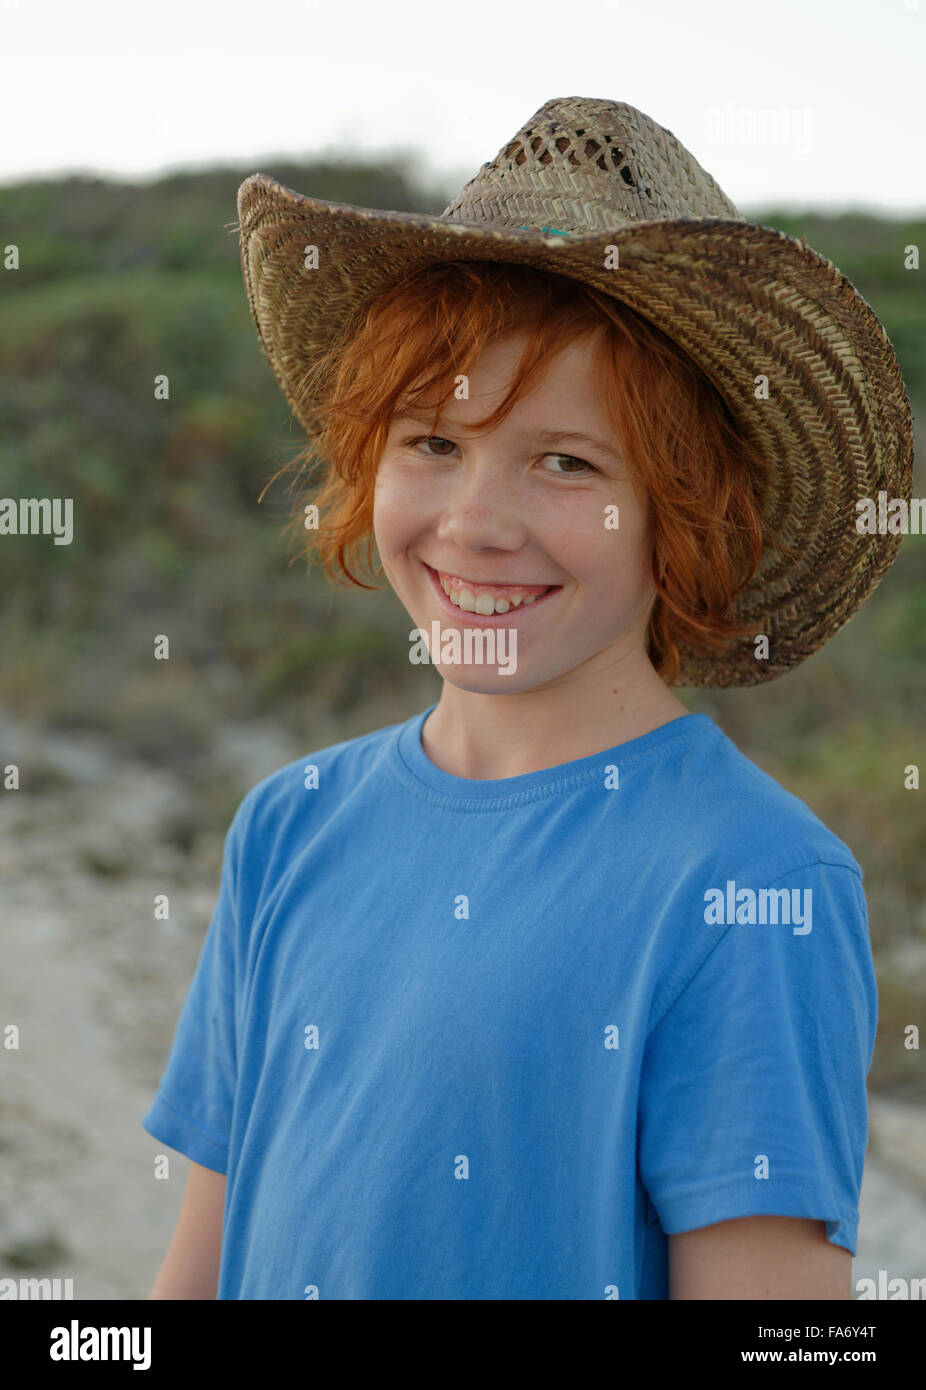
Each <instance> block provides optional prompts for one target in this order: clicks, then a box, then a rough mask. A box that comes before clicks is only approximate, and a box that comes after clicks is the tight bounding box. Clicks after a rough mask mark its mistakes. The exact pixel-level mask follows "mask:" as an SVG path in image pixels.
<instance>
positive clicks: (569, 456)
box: [544, 454, 598, 478]
mask: <svg viewBox="0 0 926 1390" xmlns="http://www.w3.org/2000/svg"><path fill="white" fill-rule="evenodd" d="M544 458H548V459H566V461H567V462H568V463H577V464H578V465H579V467H580V468H586V469H591V471H592V472H593V473H597V472H598V469H597V468H596V467H595V465H594V464H593V463H586V462H585V459H577V458H573V456H572V454H544ZM576 476H577V475H576V474H575V473H571V472H570V473H561V474H560V477H561V478H574V477H576ZM578 476H579V477H581V476H582V475H581V474H578Z"/></svg>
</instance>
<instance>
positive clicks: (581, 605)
mask: <svg viewBox="0 0 926 1390" xmlns="http://www.w3.org/2000/svg"><path fill="white" fill-rule="evenodd" d="M525 341H526V340H525V338H524V337H523V335H522V334H520V333H517V334H509V335H508V336H507V337H505V338H503V339H499V340H498V341H497V342H495V343H493V344H492V345H491V347H489V348H488V349H487V350H486V351H485V352H484V354H483V356H482V357H481V358H480V359H479V361H478V363H477V366H476V368H475V369H474V370H473V371H472V372H471V374H470V377H469V398H468V399H466V400H456V399H451V400H450V401H449V402H448V403H447V404H446V405H445V407H444V412H443V414H442V415H441V417H440V419H439V420H438V422H437V425H436V427H435V430H436V431H439V433H437V432H434V433H432V432H431V420H430V418H429V417H428V415H427V411H426V410H425V409H424V408H423V407H421V406H420V405H419V406H416V407H412V409H413V411H414V415H415V416H416V417H417V418H407V417H404V416H403V415H402V413H401V412H402V410H403V409H404V407H401V406H400V411H399V413H398V414H397V415H396V416H395V417H394V419H393V421H392V423H391V427H390V430H389V435H388V438H387V441H386V445H385V448H384V450H383V454H382V458H381V460H380V464H379V470H378V473H377V477H376V488H375V496H374V512H373V529H374V534H375V538H376V543H377V548H378V551H379V557H380V560H381V562H382V566H383V570H384V572H385V574H386V577H387V578H388V580H389V582H390V584H391V585H392V587H393V589H394V590H395V592H396V594H397V595H398V597H399V599H400V601H401V603H402V604H403V606H404V607H405V608H406V609H407V611H408V613H409V616H410V617H411V619H412V621H413V623H414V624H415V626H416V627H419V628H422V629H424V630H425V631H426V632H427V634H428V637H429V645H431V644H430V635H431V631H432V628H431V624H432V622H433V621H434V620H437V621H439V623H440V625H441V631H442V632H444V631H445V630H448V629H452V628H454V627H455V628H457V629H458V630H462V629H464V628H465V627H467V626H470V627H482V628H487V627H490V626H493V627H498V626H507V627H508V628H509V629H510V628H513V627H516V628H517V670H516V672H515V673H514V674H513V675H510V674H504V673H500V672H499V668H498V666H497V665H496V666H493V665H488V664H486V665H481V664H478V663H476V662H471V663H470V664H468V665H463V664H460V665H453V664H446V665H443V664H440V663H438V670H439V671H440V673H441V675H442V677H443V678H444V679H445V680H447V681H449V682H450V683H451V684H453V685H454V686H457V687H459V688H460V689H464V690H470V691H474V692H480V693H487V694H515V693H518V692H523V691H527V690H535V689H537V688H539V687H543V686H550V687H552V686H555V685H558V684H568V683H570V682H573V681H575V680H576V679H577V678H578V677H579V676H580V675H582V674H588V675H594V673H595V672H597V671H601V672H605V671H606V670H607V669H608V668H609V667H611V666H613V664H614V662H615V660H621V661H623V660H625V659H627V661H628V662H629V665H630V666H631V667H632V666H633V665H634V664H635V663H636V662H638V661H639V660H640V659H641V656H642V658H643V659H644V660H646V658H645V646H644V643H645V637H646V627H647V621H648V618H649V612H650V608H651V605H652V600H653V597H654V589H653V584H652V579H651V577H650V548H651V538H650V531H649V527H648V524H647V518H646V512H645V507H644V505H643V504H642V502H641V500H640V499H639V498H638V497H637V496H636V494H635V492H634V490H633V488H632V486H631V482H630V474H629V470H628V467H627V465H626V464H625V462H624V459H623V457H622V450H621V445H620V442H619V440H618V439H617V438H616V437H615V435H614V427H613V425H612V424H611V422H610V419H609V417H608V415H607V413H606V411H605V409H604V407H603V406H602V404H601V402H600V401H599V399H598V394H597V391H596V389H595V385H594V382H593V373H592V371H591V362H592V358H591V353H592V351H593V346H594V342H593V340H592V339H591V338H589V337H588V336H586V337H585V338H583V339H579V340H578V341H576V342H574V343H572V344H570V346H569V347H568V348H566V349H564V350H563V351H562V352H561V353H560V354H559V355H557V356H556V357H555V358H554V359H553V360H552V361H551V362H550V365H549V367H548V369H547V372H546V375H545V377H544V378H543V379H542V380H541V381H539V382H538V384H537V385H536V387H535V389H534V390H533V391H532V392H531V393H530V394H527V395H524V396H522V397H521V399H520V400H519V401H518V402H517V403H516V404H515V406H514V407H513V409H512V410H511V411H510V413H509V414H508V415H507V417H506V418H505V419H504V420H503V421H502V422H501V423H500V424H499V425H497V426H496V427H495V429H493V430H491V431H488V430H485V429H483V430H482V431H477V430H476V428H475V422H476V421H478V420H481V419H484V418H485V416H486V415H488V414H489V413H490V411H491V410H493V409H494V408H495V407H496V406H497V405H498V404H499V403H500V402H501V400H502V399H503V398H504V396H505V393H506V391H507V388H508V386H509V384H510V382H511V379H512V376H513V373H514V371H515V368H516V367H517V364H518V361H519V359H520V356H521V353H522V351H523V348H524V345H525ZM576 432H579V433H582V434H585V435H589V436H592V437H593V439H594V440H595V441H596V442H594V443H592V442H589V441H588V440H585V439H581V440H580V439H577V438H576V437H575V434H576ZM567 450H568V452H566V451H567ZM615 506H616V507H617V508H618V513H617V515H618V517H619V525H618V526H617V528H616V529H613V528H614V521H613V516H614V512H613V508H614V507H615ZM609 516H610V517H611V520H610V523H609V520H608V519H609ZM435 571H440V572H441V573H442V574H443V575H444V576H452V577H453V579H452V580H451V581H450V585H451V589H452V591H453V592H454V593H455V594H460V592H461V590H462V588H463V587H465V585H464V586H461V585H460V583H459V581H460V580H463V581H465V580H469V581H471V587H470V590H469V592H470V593H471V594H472V595H473V596H474V598H476V597H477V596H478V594H479V587H478V586H479V585H480V584H484V585H493V584H494V585H505V586H518V585H524V586H531V587H532V588H533V590H534V592H536V591H537V588H538V586H539V587H540V588H543V587H545V586H548V585H553V586H555V587H554V589H553V591H552V592H551V593H549V594H547V595H546V596H544V597H542V598H541V597H537V598H535V600H534V602H533V603H526V602H524V601H523V600H522V602H521V603H520V604H519V605H516V604H515V603H514V602H513V600H514V598H516V597H517V593H518V590H517V589H516V588H512V587H509V588H508V590H507V593H506V592H500V591H498V590H497V591H496V596H498V597H500V598H501V599H502V606H503V605H504V601H505V600H506V599H507V601H508V602H509V604H510V606H509V608H508V611H507V612H505V613H503V614H500V615H496V614H494V612H493V615H492V616H489V615H487V614H486V613H485V612H484V611H476V612H466V611H463V610H461V608H459V607H457V606H456V605H455V604H454V603H453V602H451V601H450V599H449V598H448V597H447V596H446V595H445V593H444V590H443V588H442V587H441V586H440V581H439V580H438V578H437V575H436V574H435ZM529 592H530V589H528V590H527V593H529ZM527 593H525V597H526V596H527ZM463 597H464V602H469V599H468V597H467V596H466V595H463ZM492 597H493V596H492V595H491V594H486V593H485V592H484V594H483V598H482V599H481V601H480V603H479V608H480V610H484V609H485V608H486V607H487V606H488V603H489V600H490V599H491V598H492ZM431 650H432V652H433V653H434V656H433V657H432V659H435V658H436V657H437V656H439V652H438V650H437V649H435V648H434V647H433V645H432V646H431ZM647 664H648V662H647Z"/></svg>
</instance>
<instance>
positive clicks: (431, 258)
mask: <svg viewBox="0 0 926 1390" xmlns="http://www.w3.org/2000/svg"><path fill="white" fill-rule="evenodd" d="M238 218H239V227H238V231H239V236H240V250H241V265H242V273H243V276H244V283H245V287H246V290H247V296H248V304H249V306H250V310H251V315H252V317H253V320H254V323H255V325H256V328H257V333H258V336H259V339H260V343H261V346H262V348H263V350H264V353H265V354H266V356H267V358H268V360H269V362H270V365H271V367H272V368H273V371H274V373H275V375H276V378H277V381H278V382H279V384H280V387H281V389H282V391H283V395H284V396H285V397H286V400H287V402H288V403H289V405H290V407H291V408H292V411H293V413H294V415H295V416H296V419H297V420H298V421H299V422H300V424H301V425H302V426H303V427H304V429H305V430H306V432H307V434H308V435H309V436H314V435H315V434H316V433H317V431H318V421H317V419H316V418H315V416H314V415H313V401H312V399H311V398H309V399H306V398H305V397H304V396H303V394H302V383H303V379H304V377H305V374H306V372H307V371H308V370H309V369H310V368H311V367H312V366H313V365H314V363H315V362H316V361H317V359H318V357H319V355H320V354H321V353H322V352H323V351H324V350H325V349H326V348H327V347H328V346H329V345H330V344H331V343H332V342H333V341H334V340H335V338H336V336H337V335H338V334H339V333H340V331H341V329H342V328H343V326H344V325H345V323H346V321H347V320H348V318H349V316H350V315H351V314H352V312H353V311H354V310H355V308H357V306H358V305H359V304H360V303H361V301H363V300H366V299H367V298H368V297H369V296H372V295H375V294H376V293H377V292H378V291H379V290H381V289H384V288H385V287H386V286H387V285H388V284H390V283H392V282H394V281H395V280H397V279H400V278H402V277H403V276H404V275H406V274H407V273H408V272H410V271H412V270H415V269H418V268H423V267H425V266H427V265H430V264H433V263H434V262H438V261H449V260H473V261H505V262H521V263H524V264H528V265H532V266H538V267H540V268H542V269H545V270H550V271H556V272H558V273H559V274H562V275H568V276H572V277H573V278H574V279H576V280H581V281H584V282H585V283H587V284H589V285H592V286H594V287H595V288H597V289H599V290H603V291H605V292H606V293H608V294H610V295H613V296H614V298H615V299H617V300H620V301H622V302H623V303H626V304H628V305H630V306H631V308H633V309H635V310H637V311H638V312H639V313H641V314H642V315H644V316H645V317H646V318H647V319H649V320H650V322H652V323H654V324H656V325H657V327H659V328H660V329H662V330H663V331H664V332H665V333H667V334H668V335H669V336H670V337H671V338H672V339H674V341H675V342H677V343H678V344H680V345H681V347H683V348H684V349H685V351H686V352H687V353H688V354H689V356H690V357H691V358H693V359H694V361H695V362H696V363H697V364H698V365H699V366H700V367H701V369H702V370H703V372H704V373H705V374H706V376H707V377H708V378H709V379H710V380H711V381H712V382H713V384H714V385H715V386H716V388H717V389H718V391H719V392H720V393H721V395H722V396H723V397H724V399H725V400H726V402H727V404H728V406H729V408H730V410H731V412H732V414H733V417H734V419H735V420H736V422H737V425H738V427H739V428H740V430H741V431H742V432H743V434H744V435H745V436H746V437H747V438H748V439H749V440H750V441H751V442H752V444H753V445H754V446H756V447H757V448H758V449H759V451H760V453H761V455H762V456H763V457H764V459H765V460H766V461H767V463H768V465H769V466H768V469H767V472H768V476H769V480H770V481H769V486H768V488H767V490H766V493H765V495H764V497H763V499H762V505H763V514H764V516H765V518H766V520H767V522H769V523H770V524H771V525H772V527H773V528H774V530H776V531H777V532H778V534H779V535H780V536H781V538H782V539H783V540H784V542H785V544H786V545H787V547H788V550H789V551H790V555H789V556H788V557H787V558H785V557H783V556H782V555H781V554H780V553H777V552H775V551H774V550H771V549H769V550H766V551H764V552H763V558H762V562H761V564H760V567H759V570H758V571H757V573H756V574H755V576H754V577H753V581H752V583H751V584H750V586H749V587H748V588H747V589H746V590H745V591H744V592H743V593H742V594H741V595H740V596H739V598H738V599H737V600H736V601H735V603H734V605H733V607H732V609H731V613H732V616H734V617H735V618H736V619H737V620H746V621H748V622H749V623H750V624H751V629H750V630H751V632H752V633H754V634H755V635H759V634H765V635H766V636H767V637H768V638H769V657H768V659H767V660H760V659H757V657H756V650H755V646H754V643H753V640H752V639H751V638H750V637H747V638H745V639H741V640H740V641H739V642H734V643H733V644H732V645H731V646H730V648H729V650H728V651H727V652H726V653H725V654H723V655H721V656H713V655H699V654H697V653H695V652H693V651H690V650H689V649H687V648H686V647H683V646H681V645H680V646H679V656H680V660H681V666H680V671H679V676H678V684H679V685H690V686H731V685H740V686H745V685H756V684H759V683H760V682H763V681H768V680H772V679H774V678H775V677H776V676H779V675H781V674H782V673H783V672H784V671H786V670H789V669H791V668H792V667H794V666H796V665H798V664H799V663H800V662H801V661H803V660H804V659H805V658H806V657H808V656H809V655H810V654H811V653H812V652H814V651H816V650H817V648H818V647H821V646H822V645H823V643H824V642H826V641H827V639H828V638H829V637H831V636H832V635H833V633H834V632H836V631H837V629H838V628H840V627H841V626H842V624H843V623H845V622H846V621H847V619H848V618H849V617H851V615H852V614H853V613H854V612H855V611H856V609H857V608H858V607H859V605H860V604H861V603H862V601H863V600H864V599H865V598H866V597H867V596H868V594H870V593H871V591H872V590H873V589H874V588H875V586H876V585H877V584H878V582H879V581H880V579H881V577H882V576H883V574H884V572H885V571H886V569H887V568H888V566H889V565H890V564H891V563H892V562H893V560H894V559H895V557H896V555H897V551H898V549H899V547H900V543H901V537H900V535H897V534H860V533H859V531H858V530H857V528H856V518H857V515H858V511H857V503H859V502H860V500H861V499H864V498H870V499H874V498H877V497H878V494H879V493H886V494H887V495H888V496H889V497H890V498H891V499H903V501H904V504H905V505H906V506H908V505H909V502H910V492H911V486H912V473H913V431H912V422H911V413H910V403H909V401H908V399H907V394H906V391H905V390H904V383H903V379H902V377H901V374H900V369H899V367H898V364H897V359H896V357H895V355H894V351H893V349H892V347H891V344H890V341H889V339H888V337H887V334H886V333H885V331H884V328H883V327H882V325H881V323H880V322H879V320H878V319H877V318H876V316H875V314H874V313H873V311H872V309H871V308H870V306H869V305H868V304H867V303H866V301H865V300H864V299H863V298H862V297H861V295H860V294H859V293H858V291H857V290H856V289H855V288H854V286H853V285H852V284H851V283H850V282H849V281H848V280H847V279H846V277H845V276H844V275H842V274H841V273H840V271H839V270H838V269H837V268H836V266H835V265H833V264H832V262H831V261H829V260H827V259H826V257H825V256H822V255H820V254H819V253H818V252H816V251H814V250H812V249H811V248H810V247H808V246H807V245H806V244H805V242H804V240H803V239H801V240H798V239H796V238H794V237H791V236H788V235H786V234H785V233H784V232H780V231H776V230H775V229H774V228H772V227H766V226H762V225H761V224H757V223H753V222H749V221H747V220H746V218H744V217H743V215H742V214H741V213H740V212H739V211H738V210H737V209H736V207H735V206H734V205H733V203H732V202H731V201H730V199H729V198H728V197H727V196H726V194H725V193H724V192H723V191H722V189H721V188H719V187H718V185H717V184H716V183H715V181H714V179H713V178H711V176H710V174H708V173H707V172H706V171H705V170H704V169H703V168H702V167H701V165H700V164H699V163H698V162H697V160H696V159H695V158H694V156H693V155H692V154H691V153H690V152H689V151H688V150H687V149H685V147H684V146H683V145H682V144H681V143H680V142H679V141H678V140H677V139H676V137H675V136H674V135H673V134H672V132H671V131H669V130H666V129H665V128H664V127H663V126H660V125H657V123H656V122H655V121H653V120H652V119H651V118H650V117H649V116H646V115H644V114H643V112H641V111H638V110H636V109H635V108H634V107H632V106H627V105H625V104H624V103H622V102H613V101H605V100H597V99H594V98H590V97H563V98H559V99H554V100H552V101H548V102H546V103H545V104H544V105H543V106H542V107H541V108H540V110H539V111H537V112H536V114H535V115H533V116H532V117H531V118H530V120H529V121H527V122H526V123H525V124H524V126H522V128H521V129H520V130H519V131H517V132H516V134H515V135H514V136H512V138H511V139H510V140H509V141H507V142H506V144H505V145H504V146H503V147H502V149H501V150H500V151H499V153H498V154H497V155H496V156H495V158H494V159H493V160H492V161H491V163H488V164H484V165H483V166H482V168H481V169H480V170H479V172H478V173H477V174H476V175H475V177H474V178H472V179H471V180H470V181H469V182H468V183H467V184H466V185H465V187H464V188H463V189H462V191H461V192H460V193H459V194H458V196H457V197H456V198H455V199H454V200H453V202H452V203H451V204H450V206H449V207H447V208H446V209H445V210H444V211H443V212H442V213H441V214H440V216H431V215H427V214H419V213H408V212H384V211H380V210H378V209H374V208H359V207H351V206H348V205H344V204H340V203H331V202H326V201H324V200H322V199H319V198H310V197H305V196H304V195H302V194H300V193H296V192H294V191H293V190H292V189H290V188H286V187H284V186H283V185H281V184H279V183H277V182H276V181H275V180H274V179H272V178H269V177H268V176H267V175H265V174H259V173H258V174H252V175H251V177H250V178H248V179H245V181H244V183H242V185H241V187H240V188H239V190H238ZM307 246H316V247H317V248H318V266H317V268H314V269H313V268H308V267H307V265H306V247H307ZM609 248H610V250H609ZM615 248H616V255H615ZM615 262H616V265H617V268H606V267H613V266H614V264H615ZM763 377H764V378H767V381H768V392H767V398H762V394H761V391H762V388H761V381H760V386H759V389H758V391H757V384H756V383H757V379H761V378H763ZM882 529H883V528H882Z"/></svg>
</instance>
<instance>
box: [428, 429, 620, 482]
mask: <svg viewBox="0 0 926 1390" xmlns="http://www.w3.org/2000/svg"><path fill="white" fill-rule="evenodd" d="M432 443H438V444H446V445H447V446H448V449H449V450H451V451H452V450H453V449H455V448H456V445H455V444H454V442H453V440H452V439H444V438H442V436H441V435H439V434H429V435H417V436H415V437H414V438H413V439H406V440H405V441H404V447H405V448H406V449H410V448H414V447H419V446H421V445H424V444H432ZM428 457H430V458H446V457H447V454H446V453H443V454H442V453H436V454H434V453H431V451H430V450H429V451H428ZM543 457H544V459H548V458H549V459H565V460H566V462H567V463H574V464H578V466H579V467H580V468H584V469H585V470H586V471H587V472H591V473H597V472H599V470H598V469H597V468H596V467H595V466H594V464H591V463H586V461H585V459H579V458H575V457H574V456H573V455H572V454H544V456H543ZM548 471H549V470H548V469H544V470H543V472H548ZM554 476H556V475H555V474H554ZM582 476H583V475H582V474H581V473H579V474H576V473H575V472H574V471H572V470H568V469H567V470H566V471H565V472H561V473H560V474H559V477H561V478H574V477H582Z"/></svg>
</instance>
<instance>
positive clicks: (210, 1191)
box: [148, 1161, 225, 1300]
mask: <svg viewBox="0 0 926 1390" xmlns="http://www.w3.org/2000/svg"><path fill="white" fill-rule="evenodd" d="M224 1209H225V1174H224V1173H214V1172H213V1171H212V1169H211V1168H203V1167H202V1166H201V1165H200V1164H199V1163H193V1162H192V1161H191V1163H190V1175H189V1177H188V1178H187V1185H186V1191H185V1192H184V1195H183V1204H182V1206H181V1207H180V1216H179V1217H178V1219H177V1228H176V1230H175V1231H174V1234H173V1239H172V1240H171V1242H170V1245H169V1246H168V1249H167V1254H166V1255H165V1256H164V1263H163V1264H162V1265H161V1268H160V1269H159V1270H158V1273H157V1277H156V1279H155V1281H154V1287H153V1288H152V1290H151V1292H150V1294H149V1295H148V1298H149V1300H150V1299H152V1298H183V1299H193V1298H215V1295H216V1291H217V1289H218V1286H219V1261H220V1257H221V1253H222V1216H223V1212H224Z"/></svg>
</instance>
